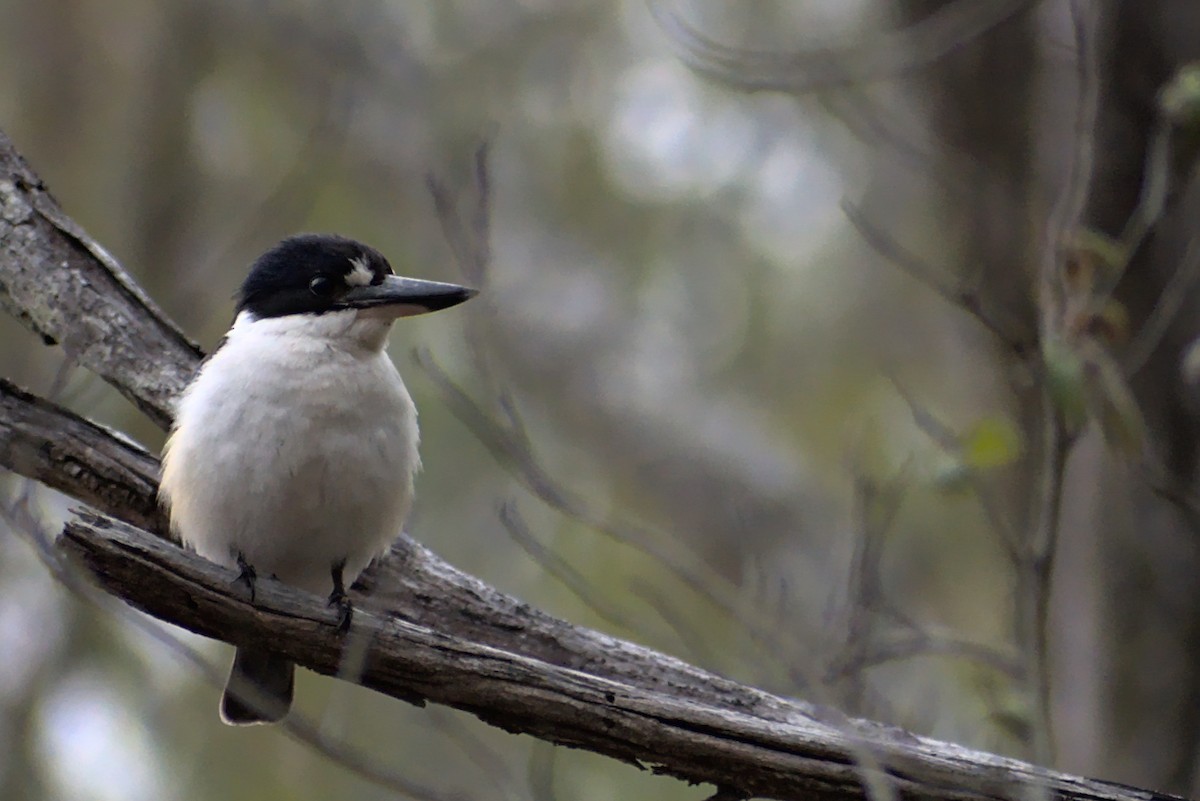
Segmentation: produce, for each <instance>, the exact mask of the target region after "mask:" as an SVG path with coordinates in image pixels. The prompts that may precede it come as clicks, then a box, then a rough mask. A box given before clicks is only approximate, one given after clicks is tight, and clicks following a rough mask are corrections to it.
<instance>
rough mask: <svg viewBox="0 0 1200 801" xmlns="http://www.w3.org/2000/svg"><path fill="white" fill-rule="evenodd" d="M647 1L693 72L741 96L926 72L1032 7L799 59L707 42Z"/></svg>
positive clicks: (949, 18) (974, 10) (981, 14)
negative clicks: (917, 71)
mask: <svg viewBox="0 0 1200 801" xmlns="http://www.w3.org/2000/svg"><path fill="white" fill-rule="evenodd" d="M669 4H670V3H669V0H648V6H649V9H650V13H651V14H652V15H653V16H654V19H655V21H656V22H657V23H658V25H659V27H660V28H662V30H663V32H664V33H665V34H666V35H667V37H668V38H669V39H670V40H671V42H672V43H673V44H674V45H675V46H676V48H677V50H678V52H679V54H680V58H681V59H682V60H683V61H684V62H685V63H686V64H687V65H688V66H690V67H691V68H692V69H694V70H696V71H697V72H699V73H700V74H702V75H704V76H705V77H707V78H710V79H712V80H715V81H719V82H721V83H723V84H725V85H727V86H732V87H735V88H738V89H742V90H744V91H750V92H754V91H761V90H776V91H786V92H793V93H804V92H812V91H816V90H820V89H830V88H835V87H839V88H840V87H845V86H849V85H851V84H858V83H869V82H873V81H882V80H890V79H895V78H899V77H901V76H903V75H905V74H907V73H910V72H913V71H915V70H918V69H922V68H925V67H928V66H930V65H931V64H933V63H935V62H937V61H938V60H939V59H941V58H943V57H944V56H946V55H947V54H949V53H951V52H954V51H955V50H956V49H958V48H961V47H963V46H965V45H966V44H968V43H970V42H972V41H974V40H975V39H978V38H979V37H981V36H983V35H984V34H986V33H987V32H988V31H990V30H992V29H993V28H995V27H996V26H997V25H999V24H1001V23H1002V22H1004V21H1005V20H1008V19H1010V18H1012V17H1013V16H1015V15H1017V14H1019V13H1021V12H1023V11H1025V10H1026V9H1027V8H1029V7H1030V6H1032V5H1034V2H1033V0H970V2H952V3H945V4H943V5H942V6H941V7H940V8H938V9H937V10H936V11H934V12H933V13H931V14H929V15H927V16H926V17H925V18H924V19H922V20H920V21H918V22H915V23H913V24H911V25H909V26H908V27H906V28H903V29H901V30H898V31H889V32H887V33H884V34H882V35H877V36H875V37H873V38H872V39H867V38H865V37H864V40H863V41H860V42H856V43H853V44H850V45H847V46H845V47H842V48H826V47H814V48H810V49H806V50H797V51H790V52H789V51H778V50H754V49H750V48H739V47H731V46H729V45H726V44H722V43H721V42H718V41H716V40H715V39H712V38H711V37H709V36H707V35H706V34H704V33H702V32H701V31H700V30H699V29H698V28H696V27H695V26H693V25H692V24H691V23H689V22H687V20H685V19H684V18H683V17H682V16H681V15H680V14H679V13H677V12H676V11H674V10H672V9H670V8H668V5H669Z"/></svg>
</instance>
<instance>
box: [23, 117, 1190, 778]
mask: <svg viewBox="0 0 1200 801" xmlns="http://www.w3.org/2000/svg"><path fill="white" fill-rule="evenodd" d="M0 305H3V306H4V307H5V308H7V309H8V310H9V311H11V312H12V313H14V314H16V315H17V316H18V317H19V318H21V319H22V320H23V321H24V322H25V323H26V324H27V325H28V326H29V327H30V328H32V329H33V330H34V331H36V332H38V333H39V334H41V335H42V336H43V337H44V338H45V339H47V340H54V341H57V342H60V343H62V344H63V345H64V347H65V348H66V349H67V351H68V353H69V354H70V355H71V356H72V357H74V358H75V359H77V360H79V361H80V362H81V363H82V364H84V365H85V366H87V367H89V368H90V369H92V370H94V371H95V372H97V373H98V374H100V375H102V376H103V377H104V378H105V379H106V380H108V381H110V382H111V383H113V384H114V385H115V386H116V387H117V388H118V389H120V390H121V391H122V392H123V393H124V394H126V395H127V396H128V397H130V398H131V399H132V400H133V401H134V402H135V403H136V404H137V405H138V406H139V407H140V408H141V409H143V410H144V411H145V412H146V413H147V414H148V415H150V416H151V417H152V418H153V419H154V420H156V421H157V422H159V423H160V424H164V425H165V424H166V423H168V422H169V419H170V408H171V401H172V399H173V398H174V397H175V395H176V394H177V393H178V391H179V390H180V389H181V388H182V387H183V385H184V384H185V382H186V380H187V377H188V376H190V375H191V373H192V371H193V370H194V369H195V366H196V364H197V362H198V359H199V351H198V350H197V349H196V348H195V346H193V345H192V344H191V343H189V342H188V341H187V339H186V338H185V337H184V336H183V335H182V334H180V333H179V332H178V330H177V329H175V328H174V327H173V326H172V325H171V324H170V323H169V322H168V321H166V320H165V318H164V317H163V315H162V314H161V313H159V312H158V310H157V309H155V308H154V307H153V305H152V304H151V303H150V302H149V300H148V299H147V298H145V296H144V295H143V294H142V293H141V292H140V290H138V289H137V288H136V287H135V286H134V285H133V284H132V282H131V281H130V280H129V278H128V277H127V276H126V275H125V274H124V273H123V272H122V271H121V270H120V268H119V266H118V265H116V263H115V262H114V261H113V260H112V259H111V257H109V256H108V255H107V254H106V253H104V251H103V250H102V249H101V248H100V247H99V246H98V245H96V244H95V243H94V242H93V241H92V240H91V239H90V238H88V237H87V236H86V234H84V233H83V232H82V231H81V230H80V229H79V228H78V226H76V225H75V224H74V223H73V222H71V221H70V220H69V219H68V218H66V217H65V216H64V215H63V214H62V212H61V211H60V210H59V209H58V207H57V205H56V204H54V202H53V200H52V199H51V198H50V196H49V195H48V194H47V193H46V191H45V188H44V187H43V186H42V183H41V181H40V180H39V179H38V178H37V176H36V175H34V174H33V172H32V171H31V170H30V169H29V167H28V165H26V164H25V163H24V161H23V160H21V158H20V156H19V155H17V154H16V153H15V151H14V150H13V149H12V145H11V143H10V142H9V141H8V139H7V138H5V137H4V136H3V134H2V133H0ZM0 466H3V467H5V468H7V469H9V470H12V471H14V472H17V473H19V474H22V475H25V476H28V477H30V478H33V479H36V480H38V481H41V482H43V483H45V484H47V485H48V486H51V487H54V488H55V489H58V490H59V491H62V492H65V493H67V494H68V495H71V496H73V497H75V498H78V499H80V500H81V501H84V502H86V503H88V504H89V505H91V506H92V507H94V508H96V509H99V510H102V511H103V512H105V513H107V514H108V515H110V516H109V517H106V516H102V515H98V514H95V513H92V512H87V513H81V514H80V515H79V516H78V517H77V518H76V519H74V520H72V521H71V522H70V523H69V524H68V525H67V527H66V530H65V531H64V535H63V537H62V539H61V541H60V544H61V547H62V548H63V549H64V550H65V551H66V552H67V553H69V554H70V555H71V556H72V557H73V558H74V559H76V560H78V562H79V563H80V564H81V565H83V566H84V567H86V569H87V570H88V571H89V572H90V573H91V574H92V575H94V576H95V578H96V580H97V581H98V583H99V584H100V585H101V586H103V587H104V588H106V589H107V590H108V591H110V592H112V593H113V594H114V595H116V596H117V597H120V598H122V599H123V600H125V601H126V602H128V603H130V604H132V605H134V606H136V607H138V608H140V609H143V610H145V611H147V612H149V613H150V614H153V615H156V616H158V617H161V618H162V619H164V620H169V621H172V622H174V623H177V624H179V625H183V626H186V627H188V628H190V629H192V630H194V631H198V632H200V633H203V634H207V635H209V636H213V637H218V638H220V639H224V640H227V641H230V642H233V643H245V642H251V641H253V642H255V643H256V644H257V643H263V642H266V643H268V644H270V646H271V647H272V648H273V649H276V650H278V651H280V652H283V653H286V654H287V655H288V656H289V657H291V658H293V659H295V660H296V661H297V662H298V663H300V664H302V665H305V666H308V667H310V668H312V669H314V670H317V671H320V672H323V673H329V674H335V673H337V672H338V668H339V661H340V659H341V657H342V652H343V646H345V645H347V641H345V640H343V639H342V638H341V637H340V636H339V635H337V633H336V632H335V615H334V613H333V612H332V611H330V610H329V609H327V608H326V607H325V604H324V602H323V599H319V598H316V597H314V596H311V595H307V594H304V593H302V592H299V591H297V590H294V589H291V588H288V587H285V586H283V585H280V584H278V583H276V582H270V581H265V580H264V581H261V582H260V583H259V589H258V594H257V597H256V599H255V603H254V604H250V603H248V602H247V600H246V599H245V598H244V597H243V596H242V595H241V594H240V593H239V592H238V591H237V585H235V584H233V583H232V582H231V579H232V578H233V575H232V573H231V572H230V571H227V570H225V569H223V568H221V567H218V566H216V565H213V564H211V563H209V562H206V561H205V560H203V559H200V558H199V557H197V556H195V555H194V554H191V553H189V552H187V551H184V550H182V549H180V548H178V547H176V546H174V545H172V544H171V543H170V542H168V541H167V540H165V539H163V538H161V537H159V536H155V535H153V534H151V533H149V532H148V531H146V530H144V529H146V528H157V529H159V530H160V531H161V524H160V522H159V516H158V514H157V511H156V508H155V505H154V497H153V496H154V488H155V486H156V482H157V470H158V467H157V460H156V459H155V458H154V457H153V456H152V455H150V454H148V453H146V452H145V451H144V450H143V449H141V448H140V447H138V446H137V445H136V444H134V443H131V442H129V441H127V440H125V439H123V438H121V437H119V436H117V435H116V434H114V433H113V432H110V431H108V430H107V429H104V428H103V427H101V426H97V425H95V424H93V423H90V422H88V421H86V420H83V419H82V418H80V417H78V416H77V415H74V414H71V413H70V412H68V411H66V410H64V409H61V408H59V407H58V406H56V405H55V404H53V403H50V402H48V401H46V400H43V399H40V398H37V397H35V396H32V395H30V394H28V393H25V392H22V391H21V390H19V389H17V388H16V387H14V386H12V385H11V384H8V383H0ZM353 598H354V601H355V603H356V606H357V608H358V610H359V612H358V614H357V615H356V618H355V627H354V629H353V631H352V632H351V640H350V641H349V643H350V644H351V645H353V644H354V643H355V638H356V637H357V636H358V635H359V634H369V635H370V639H369V647H368V648H367V649H366V658H365V662H364V663H363V665H362V667H361V670H352V671H349V674H350V675H349V676H348V677H347V678H348V679H349V680H353V681H357V682H359V683H361V684H363V685H365V686H368V687H371V688H373V689H375V690H378V691H380V692H383V693H387V694H389V695H393V696H395V697H398V698H404V699H408V700H420V699H428V700H430V701H434V702H437V703H444V704H448V705H452V706H455V707H458V708H461V709H465V710H469V711H471V712H473V713H475V714H476V715H478V716H479V717H480V718H482V719H483V720H485V721H487V722H489V723H492V724H494V725H497V726H501V727H503V728H505V729H508V730H510V731H517V732H523V733H528V734H532V735H534V736H537V737H541V738H544V739H547V740H550V741H552V742H557V743H563V744H567V745H572V746H577V747H581V748H587V749H589V750H593V751H596V752H598V753H602V754H607V755H609V756H612V757H615V758H618V759H622V760H625V761H628V762H633V763H635V764H639V765H644V766H649V767H651V768H652V769H654V770H656V771H660V772H662V773H666V774H669V775H672V776H676V777H679V778H681V779H684V780H687V781H691V782H712V783H715V784H717V785H718V786H719V787H720V788H721V789H722V791H723V792H722V797H727V798H739V797H746V796H749V795H761V796H767V797H774V798H782V799H802V798H803V799H847V798H864V797H866V791H865V790H864V782H865V781H867V780H869V779H870V775H869V768H870V767H874V768H880V769H882V771H883V773H882V777H884V778H886V781H887V784H888V785H889V786H890V787H892V788H894V789H895V790H897V791H899V792H900V793H901V795H903V796H904V797H912V798H931V799H1001V798H1013V799H1016V798H1029V797H1051V798H1061V799H1113V800H1114V801H1115V800H1116V799H1125V800H1132V799H1160V798H1167V796H1161V795H1156V794H1153V793H1149V792H1146V791H1142V790H1136V789H1132V788H1126V787H1121V786H1119V785H1114V784H1110V783H1106V782H1099V781H1094V780H1089V779H1083V778H1079V777H1073V776H1069V775H1065V774H1061V773H1056V772H1053V771H1048V770H1044V769H1041V768H1038V767H1035V766H1032V765H1029V764H1026V763H1022V762H1019V761H1016V760H1011V759H1005V758H1001V757H998V756H994V755H991V754H986V753H982V752H978V751H972V750H969V749H964V748H960V747H958V746H955V745H951V744H948V743H941V742H937V741H935V740H930V739H927V738H922V737H918V736H916V735H913V734H910V733H908V732H904V731H902V730H899V729H896V728H893V727H889V726H884V725H881V724H876V723H872V722H869V721H849V720H846V719H844V718H843V717H842V716H840V715H838V714H837V713H835V712H833V711H832V710H822V709H819V708H817V707H814V706H812V705H809V704H805V703H802V702H799V701H795V700H792V699H786V698H780V697H777V696H772V695H769V694H767V693H763V692H761V691H758V690H755V689H753V688H750V687H746V686H743V685H739V684H737V683H735V682H731V681H728V680H726V679H723V678H720V677H718V676H714V675H712V674H709V673H707V672H705V671H703V670H700V669H698V668H695V667H693V666H691V665H688V664H686V663H684V662H682V661H680V660H677V659H674V658H671V657H669V656H666V655H663V654H659V653H656V652H654V651H651V650H649V649H646V648H642V647H640V646H637V645H635V644H633V643H629V642H625V641H622V640H618V639H616V638H613V637H608V636H606V635H604V634H601V633H599V632H595V631H591V630H588V629H583V628H580V627H576V626H573V625H571V624H570V623H567V622H565V621H562V620H558V619H556V618H554V617H552V616H550V615H547V614H545V613H544V612H541V611H538V610H536V609H533V608H531V607H530V606H528V605H526V604H523V603H521V602H520V601H518V600H516V599H514V598H511V597H509V596H506V595H504V594H503V593H500V592H499V591H497V590H495V589H493V588H491V587H489V586H488V585H486V584H485V583H483V582H481V581H479V580H478V579H475V578H473V577H471V576H468V575H466V574H463V573H462V572H461V571H458V570H456V569H454V568H453V567H452V566H450V565H448V564H446V563H445V562H443V561H442V560H440V559H438V558H437V557H436V556H435V555H434V554H432V553H431V552H429V551H428V550H427V549H425V548H423V547H421V546H420V545H418V544H417V543H415V542H413V541H412V540H410V539H407V538H405V539H403V540H402V541H401V543H400V544H399V546H398V547H397V548H396V549H395V550H394V551H393V552H392V553H391V554H390V555H389V556H388V557H387V558H385V559H384V560H382V562H381V564H379V565H376V566H375V567H373V568H372V569H371V570H370V571H368V573H367V575H366V576H365V577H364V581H363V582H362V583H361V584H360V586H358V588H357V589H356V591H355V592H354V594H353ZM875 778H880V776H879V775H878V774H877V775H876V777H875Z"/></svg>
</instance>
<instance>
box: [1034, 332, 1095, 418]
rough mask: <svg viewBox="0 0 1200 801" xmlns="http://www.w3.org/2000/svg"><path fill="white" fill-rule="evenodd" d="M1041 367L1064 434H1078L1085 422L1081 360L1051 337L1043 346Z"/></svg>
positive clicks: (1084, 392) (1086, 407) (1085, 406)
mask: <svg viewBox="0 0 1200 801" xmlns="http://www.w3.org/2000/svg"><path fill="white" fill-rule="evenodd" d="M1042 363H1043V364H1044V365H1045V366H1046V387H1047V389H1048V390H1049V392H1050V399H1051V400H1052V401H1053V402H1054V406H1055V408H1056V409H1058V412H1059V414H1061V415H1062V419H1063V423H1064V425H1065V426H1066V428H1067V430H1068V431H1069V432H1071V433H1076V432H1078V431H1079V430H1080V429H1081V428H1083V426H1084V424H1085V423H1086V422H1087V420H1088V400H1087V386H1086V379H1085V377H1084V361H1083V358H1082V357H1081V356H1080V355H1079V354H1078V353H1076V352H1075V350H1074V349H1072V348H1071V347H1070V346H1069V345H1068V344H1067V343H1066V342H1064V341H1063V340H1062V339H1060V338H1057V337H1054V338H1049V339H1047V340H1046V341H1045V342H1044V343H1043V345H1042Z"/></svg>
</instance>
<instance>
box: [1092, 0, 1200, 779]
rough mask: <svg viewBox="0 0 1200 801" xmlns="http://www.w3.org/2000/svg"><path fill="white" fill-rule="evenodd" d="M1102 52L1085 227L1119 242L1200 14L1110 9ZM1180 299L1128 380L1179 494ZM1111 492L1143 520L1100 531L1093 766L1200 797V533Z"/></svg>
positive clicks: (1188, 319) (1160, 281)
mask: <svg viewBox="0 0 1200 801" xmlns="http://www.w3.org/2000/svg"><path fill="white" fill-rule="evenodd" d="M1101 54H1102V58H1101V62H1100V89H1101V95H1100V106H1099V118H1098V121H1097V123H1098V124H1097V131H1096V134H1097V139H1096V143H1097V149H1096V156H1097V159H1096V164H1095V172H1094V175H1095V184H1094V186H1093V191H1092V193H1091V197H1090V204H1089V206H1088V209H1087V217H1086V218H1085V223H1086V224H1087V225H1089V226H1091V227H1093V228H1095V229H1097V230H1099V231H1100V232H1102V233H1105V234H1108V235H1110V236H1115V235H1117V234H1119V233H1120V230H1121V227H1122V226H1123V225H1124V223H1125V221H1126V220H1127V219H1128V218H1129V216H1130V214H1131V212H1132V211H1133V209H1134V207H1135V206H1136V204H1137V201H1138V195H1139V193H1140V192H1141V190H1142V185H1143V183H1144V176H1143V165H1144V163H1145V159H1146V151H1147V147H1148V144H1149V142H1150V138H1151V133H1152V130H1153V128H1154V126H1155V125H1156V123H1157V104H1156V96H1157V93H1158V91H1159V89H1160V88H1161V87H1162V85H1163V84H1164V83H1165V82H1166V81H1168V80H1169V79H1170V78H1171V76H1172V75H1173V74H1174V73H1175V71H1176V70H1177V69H1178V68H1179V67H1180V66H1182V65H1183V64H1185V63H1187V62H1188V61H1189V60H1190V59H1194V58H1197V57H1198V56H1200V7H1198V6H1197V5H1196V4H1195V3H1194V2H1189V1H1188V0H1151V1H1150V2H1139V3H1122V2H1110V3H1108V4H1106V16H1105V20H1104V39H1103V41H1102V51H1101ZM1183 166H1184V167H1185V169H1184V170H1183V171H1181V172H1180V174H1178V175H1174V176H1172V188H1173V189H1174V190H1175V191H1174V192H1173V193H1172V197H1173V198H1174V202H1171V203H1169V205H1168V207H1167V209H1166V213H1165V214H1164V216H1163V218H1162V219H1161V221H1160V222H1159V224H1158V225H1157V226H1156V228H1155V229H1153V230H1152V231H1151V234H1150V238H1149V239H1148V241H1147V242H1146V243H1145V244H1144V245H1143V247H1142V248H1141V249H1140V251H1139V252H1138V253H1137V254H1136V255H1135V256H1134V258H1133V261H1132V263H1131V264H1130V266H1129V269H1128V271H1127V272H1126V274H1125V277H1124V279H1123V280H1122V282H1121V284H1120V285H1119V286H1118V288H1117V291H1116V298H1117V300H1118V301H1120V302H1121V303H1122V304H1124V306H1125V307H1126V308H1127V309H1128V311H1129V314H1130V319H1131V323H1132V326H1131V330H1132V331H1134V332H1137V331H1138V330H1140V328H1141V326H1142V325H1143V324H1144V323H1145V321H1146V319H1147V317H1148V316H1149V315H1150V313H1151V312H1152V310H1153V309H1154V308H1155V306H1156V305H1157V304H1158V303H1159V302H1160V297H1161V296H1162V293H1163V291H1164V288H1165V287H1166V286H1167V283H1168V281H1169V280H1170V279H1171V277H1172V276H1173V275H1174V274H1175V273H1176V272H1177V271H1178V270H1179V269H1181V264H1182V262H1183V259H1184V252H1185V250H1186V249H1187V247H1188V246H1189V245H1190V244H1192V243H1193V242H1194V240H1195V233H1194V231H1195V227H1196V220H1197V219H1200V185H1197V183H1196V181H1195V180H1194V179H1193V178H1192V177H1191V176H1190V175H1188V173H1190V172H1191V169H1190V167H1191V165H1190V164H1187V165H1183ZM1182 291H1183V292H1185V293H1186V294H1185V296H1184V297H1183V298H1182V305H1181V306H1180V310H1179V312H1178V313H1177V314H1176V315H1175V317H1174V319H1173V321H1172V323H1171V325H1170V327H1169V328H1168V329H1167V331H1166V333H1165V335H1164V336H1163V337H1162V340H1161V342H1160V343H1159V344H1158V347H1157V348H1155V349H1154V351H1153V352H1152V353H1151V355H1150V357H1149V358H1148V360H1147V361H1146V363H1145V366H1144V367H1143V368H1142V369H1140V370H1138V371H1137V372H1136V373H1134V374H1133V375H1132V377H1131V380H1132V384H1133V389H1134V391H1135V392H1136V394H1137V397H1138V400H1139V403H1140V405H1141V408H1142V411H1143V413H1144V414H1145V416H1146V418H1147V420H1148V421H1149V423H1150V430H1151V432H1152V440H1151V442H1150V447H1151V449H1152V451H1153V453H1154V454H1155V456H1156V457H1157V458H1160V459H1162V460H1163V461H1164V462H1165V466H1166V467H1167V468H1168V470H1169V471H1170V474H1171V476H1172V478H1173V479H1174V480H1175V481H1176V482H1177V483H1178V484H1179V485H1180V486H1181V487H1187V488H1191V487H1193V486H1194V485H1195V480H1196V446H1197V433H1198V432H1197V424H1196V418H1195V416H1194V411H1195V407H1194V405H1192V406H1189V402H1188V393H1187V387H1186V386H1185V384H1184V381H1183V379H1182V374H1181V371H1180V365H1181V357H1182V354H1183V351H1184V349H1185V348H1186V347H1187V346H1188V345H1189V343H1190V342H1191V341H1192V340H1193V339H1194V338H1195V337H1196V335H1197V325H1196V319H1197V313H1198V312H1200V294H1198V293H1197V291H1196V287H1195V286H1194V285H1192V286H1188V287H1186V288H1185V289H1183V290H1182ZM1110 480H1111V479H1110ZM1126 483H1127V482H1126ZM1108 497H1109V500H1108V502H1107V503H1108V504H1113V503H1122V502H1128V503H1130V504H1132V515H1128V514H1127V515H1113V514H1105V515H1104V517H1103V518H1102V520H1103V521H1104V525H1102V526H1101V527H1099V528H1098V529H1097V534H1099V535H1100V537H1101V548H1102V558H1103V567H1104V571H1105V574H1104V576H1103V578H1102V581H1103V582H1104V584H1105V586H1106V588H1107V592H1105V593H1103V594H1102V596H1101V597H1102V598H1103V599H1104V608H1103V611H1102V616H1103V619H1104V620H1105V621H1106V622H1107V637H1106V639H1105V641H1104V651H1103V652H1102V653H1098V654H1095V655H1094V656H1093V661H1094V662H1095V663H1097V664H1099V665H1102V666H1104V667H1105V670H1104V678H1105V682H1104V684H1103V686H1102V692H1103V694H1104V697H1103V701H1102V705H1103V708H1104V709H1105V710H1106V715H1107V717H1108V721H1107V726H1106V728H1107V729H1108V731H1109V736H1108V737H1106V738H1104V741H1103V742H1104V743H1105V746H1106V748H1105V751H1104V752H1103V753H1098V754H1096V755H1095V759H1096V764H1097V766H1103V769H1104V772H1105V773H1107V774H1108V775H1110V776H1112V777H1114V778H1116V779H1118V780H1121V781H1146V782H1149V783H1151V784H1154V785H1156V786H1159V787H1162V788H1164V789H1170V790H1172V791H1175V792H1180V793H1191V792H1194V791H1195V789H1196V781H1195V761H1196V752H1197V745H1198V743H1197V724H1198V716H1200V672H1198V671H1197V666H1198V665H1200V583H1198V582H1197V581H1196V576H1197V575H1200V548H1198V547H1197V545H1198V543H1197V532H1196V531H1194V530H1192V529H1190V528H1189V526H1188V525H1187V523H1186V521H1185V520H1184V519H1183V517H1182V516H1181V515H1180V514H1179V512H1178V510H1177V509H1175V508H1174V507H1172V506H1170V505H1169V504H1167V503H1165V502H1164V501H1162V500H1161V499H1159V498H1157V497H1155V495H1154V494H1153V493H1152V492H1151V491H1150V490H1149V488H1148V487H1146V486H1144V485H1137V486H1134V487H1133V491H1132V492H1130V493H1129V494H1128V496H1127V499H1116V498H1113V497H1112V495H1109V496H1108ZM1131 521H1133V522H1132V523H1131Z"/></svg>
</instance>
